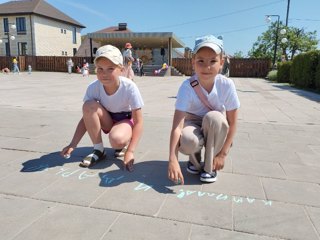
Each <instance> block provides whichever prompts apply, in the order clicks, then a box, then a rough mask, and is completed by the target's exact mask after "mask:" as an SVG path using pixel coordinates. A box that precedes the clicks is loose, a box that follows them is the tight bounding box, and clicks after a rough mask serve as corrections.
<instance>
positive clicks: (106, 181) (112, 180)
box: [101, 174, 124, 184]
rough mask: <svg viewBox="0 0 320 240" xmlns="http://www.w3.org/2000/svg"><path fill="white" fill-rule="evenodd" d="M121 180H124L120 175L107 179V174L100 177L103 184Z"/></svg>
mask: <svg viewBox="0 0 320 240" xmlns="http://www.w3.org/2000/svg"><path fill="white" fill-rule="evenodd" d="M122 178H124V175H121V176H119V177H109V176H108V174H104V175H102V177H101V179H102V182H103V183H104V184H111V183H112V182H114V181H119V180H121V179H122Z"/></svg>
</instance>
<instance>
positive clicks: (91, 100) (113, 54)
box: [61, 45, 144, 171]
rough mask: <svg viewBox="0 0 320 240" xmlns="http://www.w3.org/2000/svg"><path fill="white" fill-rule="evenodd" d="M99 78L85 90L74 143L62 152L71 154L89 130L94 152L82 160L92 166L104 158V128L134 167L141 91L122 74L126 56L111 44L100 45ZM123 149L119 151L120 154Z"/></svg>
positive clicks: (139, 131)
mask: <svg viewBox="0 0 320 240" xmlns="http://www.w3.org/2000/svg"><path fill="white" fill-rule="evenodd" d="M94 64H95V66H96V72H97V78H98V80H96V81H94V82H92V83H91V84H90V85H89V86H88V88H87V91H86V94H85V96H84V104H83V107H82V109H83V116H82V118H81V119H80V121H79V123H78V125H77V128H76V131H75V133H74V136H73V138H72V140H71V143H70V144H69V145H68V146H66V147H65V148H63V150H62V151H61V155H62V156H64V157H66V158H68V157H70V154H71V152H72V151H73V150H74V149H75V148H76V147H77V145H78V143H79V142H80V140H81V138H82V137H83V135H84V134H85V133H86V132H88V134H89V136H90V138H91V141H92V143H93V152H92V153H91V154H89V155H88V156H86V157H85V158H84V159H83V161H82V162H81V163H80V166H82V167H91V166H93V165H94V164H95V163H97V162H99V161H101V160H103V159H105V157H106V154H105V151H104V145H103V142H102V136H101V131H103V132H104V133H106V134H109V141H110V145H111V146H112V147H113V148H114V149H123V148H125V149H126V151H125V153H124V160H123V162H124V166H125V168H126V169H127V170H129V171H132V170H133V162H134V151H135V149H136V147H137V144H138V141H139V139H140V137H141V134H142V128H143V119H142V110H141V108H142V106H143V105H144V103H143V100H142V97H141V94H140V92H139V90H138V88H137V86H136V84H135V83H134V82H133V81H131V80H130V79H128V78H125V77H123V76H121V75H122V70H123V57H122V54H121V52H120V50H119V49H118V48H116V47H114V46H112V45H106V46H102V47H100V48H99V49H98V50H97V52H96V58H95V60H94ZM119 152H120V150H118V151H117V153H118V156H119Z"/></svg>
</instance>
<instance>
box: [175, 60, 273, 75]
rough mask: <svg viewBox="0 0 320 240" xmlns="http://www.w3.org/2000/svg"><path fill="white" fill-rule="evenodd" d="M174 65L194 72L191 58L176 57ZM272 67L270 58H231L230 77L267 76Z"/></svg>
mask: <svg viewBox="0 0 320 240" xmlns="http://www.w3.org/2000/svg"><path fill="white" fill-rule="evenodd" d="M172 65H173V66H174V67H175V68H176V69H178V70H179V71H180V72H181V73H183V74H185V75H187V76H191V75H192V74H193V70H192V65H191V58H174V59H173V60H172ZM270 68H271V61H270V60H269V59H252V58H231V59H230V77H262V78H264V77H266V76H267V74H268V72H269V71H270Z"/></svg>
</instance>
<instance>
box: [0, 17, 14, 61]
mask: <svg viewBox="0 0 320 240" xmlns="http://www.w3.org/2000/svg"><path fill="white" fill-rule="evenodd" d="M8 25H10V26H11V29H12V30H15V29H16V28H17V27H16V25H15V24H14V23H8ZM2 39H7V42H8V52H7V55H8V56H9V57H10V56H11V49H10V40H12V41H13V40H15V39H16V38H15V36H13V35H12V36H10V27H9V28H8V32H7V37H6V38H0V44H1V43H3V41H2Z"/></svg>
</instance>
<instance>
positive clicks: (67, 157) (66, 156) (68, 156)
mask: <svg viewBox="0 0 320 240" xmlns="http://www.w3.org/2000/svg"><path fill="white" fill-rule="evenodd" d="M63 157H64V158H65V159H69V158H70V157H71V156H70V154H66V155H64V156H63Z"/></svg>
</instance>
